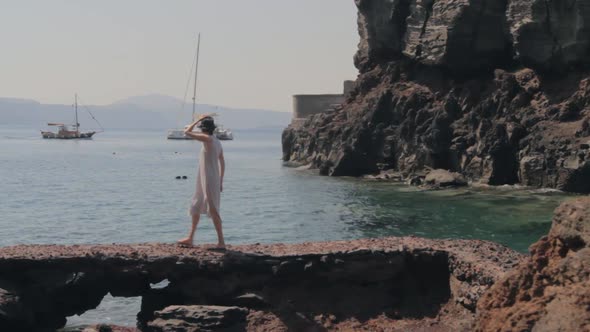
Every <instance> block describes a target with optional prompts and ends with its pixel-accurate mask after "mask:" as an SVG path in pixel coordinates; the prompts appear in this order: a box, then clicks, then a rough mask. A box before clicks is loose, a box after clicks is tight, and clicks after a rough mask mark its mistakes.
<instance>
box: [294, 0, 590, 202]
mask: <svg viewBox="0 0 590 332" xmlns="http://www.w3.org/2000/svg"><path fill="white" fill-rule="evenodd" d="M356 3H357V5H358V7H359V15H358V24H359V34H360V37H361V40H360V43H359V50H358V52H357V53H356V55H355V64H356V65H357V67H358V68H359V76H358V78H357V81H356V85H355V89H353V91H352V92H351V93H350V95H349V96H348V99H347V102H346V103H345V105H344V107H343V108H342V109H340V110H336V111H333V112H329V113H325V114H319V115H315V116H312V117H310V118H308V120H307V121H306V122H305V123H304V124H303V126H299V127H297V128H294V127H289V128H287V129H286V130H285V131H284V132H283V159H284V160H285V161H288V162H291V163H295V164H306V165H311V166H312V167H314V168H317V169H318V170H319V172H320V174H323V175H332V176H342V175H351V176H360V175H365V174H378V173H380V172H390V171H393V172H398V173H400V174H402V175H403V177H404V179H403V180H404V181H406V180H408V179H411V178H412V176H414V175H415V174H420V173H424V171H425V170H426V169H446V170H449V171H451V172H459V173H461V174H463V175H464V176H465V177H466V178H467V179H468V180H470V181H475V182H481V183H485V184H491V185H503V184H516V183H521V184H526V185H530V186H536V187H549V188H558V189H561V190H564V191H570V192H579V193H588V192H590V148H589V146H590V106H589V102H590V95H589V91H590V90H589V89H590V86H589V82H590V71H589V70H588V69H587V68H588V67H587V65H588V59H590V56H589V54H588V52H589V51H590V47H588V38H590V34H589V33H588V32H587V31H586V30H587V29H588V28H587V27H589V26H590V23H585V22H590V21H588V19H590V15H588V14H589V13H588V11H589V8H590V3H589V2H588V1H579V0H577V1H576V0H569V1H543V0H538V1H537V0H513V1H489V0H436V1H433V0H387V1H386V0H374V1H373V0H364V1H363V0H357V1H356Z"/></svg>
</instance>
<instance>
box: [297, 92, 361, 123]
mask: <svg viewBox="0 0 590 332" xmlns="http://www.w3.org/2000/svg"><path fill="white" fill-rule="evenodd" d="M354 83H355V82H354V81H344V83H343V88H342V91H343V93H340V94H299V95H294V96H293V120H292V122H291V124H292V125H294V126H300V125H302V124H303V122H304V121H305V119H306V118H308V117H310V116H312V115H315V114H319V113H322V112H326V111H328V110H333V109H334V108H338V107H339V106H340V105H342V104H343V103H344V102H345V101H346V96H347V95H348V94H349V93H350V92H351V91H353V89H354Z"/></svg>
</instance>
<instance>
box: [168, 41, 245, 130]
mask: <svg viewBox="0 0 590 332" xmlns="http://www.w3.org/2000/svg"><path fill="white" fill-rule="evenodd" d="M200 47H201V34H199V35H198V39H197V55H196V61H195V79H194V82H193V114H192V121H194V120H195V112H196V109H197V77H198V74H199V50H200ZM206 115H208V116H217V114H215V113H214V114H206ZM187 127H188V125H187V126H185V127H184V128H183V129H170V130H168V136H167V137H168V139H180V140H185V139H193V138H192V137H189V136H187V135H185V133H184V131H185V129H186V128H187ZM213 134H214V135H215V136H216V137H217V138H218V139H220V140H233V139H234V136H233V133H232V132H231V130H229V129H224V128H223V126H220V125H219V126H218V127H217V128H215V131H214V132H213Z"/></svg>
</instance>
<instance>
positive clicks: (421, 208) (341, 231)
mask: <svg viewBox="0 0 590 332" xmlns="http://www.w3.org/2000/svg"><path fill="white" fill-rule="evenodd" d="M165 135H166V132H165V131H123V130H113V131H107V132H105V133H100V134H97V135H96V136H95V138H94V140H91V141H67V140H43V139H41V138H40V134H39V132H38V131H35V130H31V129H23V128H21V129H14V128H8V127H5V126H0V246H8V245H14V244H33V243H60V244H75V243H129V242H155V241H158V242H173V241H175V240H177V239H179V238H181V237H184V236H185V235H186V232H187V230H188V227H189V218H188V215H187V209H188V204H189V202H190V198H191V196H192V194H193V192H194V188H195V173H196V166H197V163H198V160H197V157H198V152H199V150H200V145H199V143H198V142H194V141H170V140H166V139H165ZM280 135H281V131H280V129H274V130H270V129H268V130H246V131H235V132H234V136H235V140H234V141H229V142H223V147H224V152H225V156H226V162H227V169H226V179H225V183H224V192H223V194H222V198H221V216H222V218H223V220H224V233H225V234H226V242H227V243H229V244H238V243H252V242H266V243H268V242H302V241H323V240H340V239H354V238H363V237H381V236H389V235H416V236H421V237H429V238H464V239H485V240H492V241H496V242H499V243H502V244H505V245H507V246H509V247H512V248H514V249H516V250H519V251H526V249H527V247H528V246H529V245H530V244H531V243H533V242H535V241H536V240H537V239H538V238H539V237H540V236H542V235H543V234H545V233H546V232H547V231H548V229H549V226H550V222H551V216H552V211H553V210H554V209H555V207H556V206H557V205H558V204H559V203H560V202H561V201H562V200H564V199H565V198H567V196H566V195H563V194H561V193H556V192H547V191H539V190H528V189H522V188H521V189H518V188H514V187H500V188H493V189H460V190H449V191H434V192H427V191H420V190H418V189H416V188H410V187H406V186H403V185H398V184H391V183H379V182H369V181H366V180H359V179H352V178H328V177H320V176H317V175H315V174H314V173H313V172H309V171H301V170H296V169H293V168H287V167H283V165H282V162H281V160H280V157H281V142H280V137H281V136H280ZM176 176H187V177H188V179H187V180H176V179H175V178H176ZM215 241H216V236H215V231H214V228H213V225H212V223H211V222H210V220H209V219H207V218H205V219H203V220H202V222H201V223H200V225H199V230H198V232H197V236H196V242H199V243H214V242H215ZM138 311H139V304H138V301H137V299H112V298H106V299H105V300H104V301H103V303H102V304H101V306H100V307H99V308H98V309H97V310H94V311H92V312H89V313H87V314H85V315H83V316H81V317H72V318H71V319H70V320H69V321H70V324H83V323H94V322H108V321H110V322H112V323H116V324H121V325H134V316H135V314H136V313H137V312H138Z"/></svg>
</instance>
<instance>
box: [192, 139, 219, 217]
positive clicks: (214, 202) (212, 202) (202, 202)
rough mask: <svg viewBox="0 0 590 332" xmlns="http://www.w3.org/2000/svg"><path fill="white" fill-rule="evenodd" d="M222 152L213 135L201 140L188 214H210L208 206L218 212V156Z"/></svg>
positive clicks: (217, 140)
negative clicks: (208, 139)
mask: <svg viewBox="0 0 590 332" xmlns="http://www.w3.org/2000/svg"><path fill="white" fill-rule="evenodd" d="M222 153H223V148H222V147H221V142H219V139H217V137H215V135H211V140H210V141H209V142H203V147H202V148H201V155H200V157H199V169H198V171H197V188H196V190H195V194H194V195H193V199H192V202H191V207H190V210H189V213H190V215H195V214H207V215H209V216H210V211H209V207H210V206H213V207H215V209H216V210H217V213H219V201H220V196H221V176H220V172H221V167H220V165H219V157H220V156H221V154H222Z"/></svg>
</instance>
